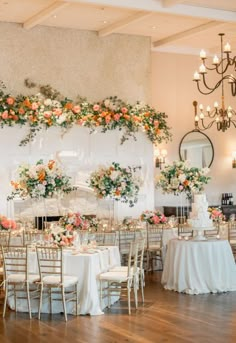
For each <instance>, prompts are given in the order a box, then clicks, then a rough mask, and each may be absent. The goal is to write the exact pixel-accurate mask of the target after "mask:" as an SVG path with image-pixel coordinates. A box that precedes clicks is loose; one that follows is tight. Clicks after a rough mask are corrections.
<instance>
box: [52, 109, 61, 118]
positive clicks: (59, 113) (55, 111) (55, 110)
mask: <svg viewBox="0 0 236 343" xmlns="http://www.w3.org/2000/svg"><path fill="white" fill-rule="evenodd" d="M53 113H54V114H55V116H58V117H59V116H60V115H61V114H62V110H61V109H60V108H54V110H53Z"/></svg>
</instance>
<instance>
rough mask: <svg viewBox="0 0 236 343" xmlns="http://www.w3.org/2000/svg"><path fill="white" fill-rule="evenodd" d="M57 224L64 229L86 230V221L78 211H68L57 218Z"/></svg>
mask: <svg viewBox="0 0 236 343" xmlns="http://www.w3.org/2000/svg"><path fill="white" fill-rule="evenodd" d="M58 225H59V226H61V227H63V228H64V229H66V230H69V231H71V230H87V229H88V226H89V225H88V223H87V221H86V219H85V217H84V216H82V215H81V214H80V213H79V212H75V213H74V212H69V213H67V214H66V215H64V216H63V217H61V218H60V219H59V223H58Z"/></svg>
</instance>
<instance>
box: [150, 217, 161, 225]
mask: <svg viewBox="0 0 236 343" xmlns="http://www.w3.org/2000/svg"><path fill="white" fill-rule="evenodd" d="M152 220H153V223H154V224H159V223H160V218H159V217H158V216H153V218H152Z"/></svg>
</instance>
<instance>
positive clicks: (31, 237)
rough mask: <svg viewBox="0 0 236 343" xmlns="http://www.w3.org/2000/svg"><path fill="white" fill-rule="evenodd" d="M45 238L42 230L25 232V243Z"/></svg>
mask: <svg viewBox="0 0 236 343" xmlns="http://www.w3.org/2000/svg"><path fill="white" fill-rule="evenodd" d="M42 239H43V231H42V230H31V231H24V232H23V245H27V244H32V243H35V244H36V243H37V242H39V241H41V240H42Z"/></svg>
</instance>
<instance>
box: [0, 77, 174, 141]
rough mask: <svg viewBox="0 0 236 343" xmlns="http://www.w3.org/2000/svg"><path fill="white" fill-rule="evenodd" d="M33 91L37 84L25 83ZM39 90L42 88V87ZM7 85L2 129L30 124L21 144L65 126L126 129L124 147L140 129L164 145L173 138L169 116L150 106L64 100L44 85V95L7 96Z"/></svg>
mask: <svg viewBox="0 0 236 343" xmlns="http://www.w3.org/2000/svg"><path fill="white" fill-rule="evenodd" d="M25 85H26V86H27V87H29V88H33V87H36V85H35V84H34V83H32V82H30V81H29V80H25ZM38 87H39V86H38ZM4 88H5V86H4V85H3V83H2V82H1V84H0V126H1V127H2V128H3V127H5V126H15V125H20V126H24V125H29V127H30V132H29V134H28V135H27V136H26V137H25V138H24V139H23V140H22V141H21V142H20V146H24V145H27V144H28V143H29V142H30V141H32V139H33V138H34V136H35V135H36V133H37V131H39V130H41V129H42V128H43V127H45V128H50V127H52V126H57V127H61V128H62V129H64V130H66V129H69V128H71V127H72V126H73V125H79V126H85V127H88V128H89V129H90V131H91V132H93V131H95V130H96V129H97V128H98V127H101V128H102V132H106V131H108V130H114V129H119V130H121V129H124V130H125V133H124V135H123V137H122V138H121V144H122V143H123V142H124V141H125V140H127V139H128V138H129V136H132V137H133V138H134V139H136V138H135V133H136V132H138V131H139V130H140V129H141V130H142V131H144V132H145V133H146V135H147V137H148V138H149V140H150V141H151V142H152V143H154V144H155V143H161V142H163V141H166V142H167V141H168V140H170V139H171V136H172V135H171V133H170V128H169V126H168V125H167V121H166V120H167V115H166V114H165V113H162V112H158V111H156V110H155V109H154V108H153V107H151V106H149V105H143V104H141V103H140V102H137V103H136V104H135V105H131V104H129V103H126V102H124V101H122V100H120V99H118V98H117V97H109V98H106V99H104V100H102V101H100V102H94V103H89V102H88V101H86V100H85V99H82V98H79V99H78V100H77V101H72V100H70V99H68V98H65V97H63V96H62V95H61V94H60V93H59V92H58V91H56V90H54V89H53V88H52V87H51V86H49V85H47V86H40V87H39V90H40V93H38V94H36V95H31V96H25V95H18V96H16V97H13V96H12V95H10V94H6V93H5V90H4Z"/></svg>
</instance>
